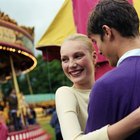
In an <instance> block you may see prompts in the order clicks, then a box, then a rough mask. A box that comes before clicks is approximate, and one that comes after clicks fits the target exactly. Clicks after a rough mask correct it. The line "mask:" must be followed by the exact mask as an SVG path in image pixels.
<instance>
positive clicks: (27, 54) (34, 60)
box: [0, 46, 37, 74]
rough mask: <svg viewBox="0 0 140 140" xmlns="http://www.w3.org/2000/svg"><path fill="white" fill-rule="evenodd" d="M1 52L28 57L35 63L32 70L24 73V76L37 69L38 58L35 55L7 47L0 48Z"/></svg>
mask: <svg viewBox="0 0 140 140" xmlns="http://www.w3.org/2000/svg"><path fill="white" fill-rule="evenodd" d="M0 50H3V51H9V52H11V53H18V54H21V55H24V56H26V57H29V58H30V59H31V60H32V61H33V62H34V63H33V65H32V66H31V67H30V68H28V69H26V70H24V71H22V73H24V74H25V73H28V72H29V71H31V70H33V69H34V68H35V67H36V65H37V60H36V58H35V57H34V56H33V55H31V54H29V53H27V52H25V51H23V50H20V49H15V48H11V47H7V46H0Z"/></svg>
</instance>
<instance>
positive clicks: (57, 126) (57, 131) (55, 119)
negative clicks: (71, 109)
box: [50, 110, 63, 140]
mask: <svg viewBox="0 0 140 140" xmlns="http://www.w3.org/2000/svg"><path fill="white" fill-rule="evenodd" d="M50 125H51V126H52V128H54V130H55V138H56V140H63V138H62V134H61V129H60V124H59V120H58V116H57V113H56V110H54V112H53V113H52V117H51V120H50Z"/></svg>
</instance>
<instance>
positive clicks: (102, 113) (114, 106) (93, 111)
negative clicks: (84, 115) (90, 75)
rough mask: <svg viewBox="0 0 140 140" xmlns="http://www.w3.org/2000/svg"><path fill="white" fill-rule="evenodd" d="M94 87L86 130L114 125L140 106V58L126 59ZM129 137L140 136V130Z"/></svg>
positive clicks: (136, 139) (135, 139)
mask: <svg viewBox="0 0 140 140" xmlns="http://www.w3.org/2000/svg"><path fill="white" fill-rule="evenodd" d="M93 89H94V90H92V91H94V92H93V93H91V96H90V104H89V118H88V122H87V127H86V132H91V131H93V130H96V129H98V128H100V127H102V126H104V125H106V124H113V123H115V122H117V121H118V120H120V119H122V118H124V117H125V116H126V115H128V114H129V113H130V112H132V111H133V110H134V109H136V108H137V107H139V106H140V94H139V93H140V57H139V56H132V57H128V58H127V59H125V60H124V61H123V62H122V63H121V64H120V66H119V67H117V68H114V69H113V70H112V71H110V72H109V73H107V74H106V75H105V76H103V77H102V78H100V79H99V80H98V81H97V82H96V84H95V86H94V88H93ZM128 139H129V140H138V139H140V132H139V133H137V134H136V133H135V134H134V135H132V137H129V138H128Z"/></svg>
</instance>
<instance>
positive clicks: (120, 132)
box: [108, 108, 140, 140]
mask: <svg viewBox="0 0 140 140" xmlns="http://www.w3.org/2000/svg"><path fill="white" fill-rule="evenodd" d="M139 128H140V108H138V109H136V110H135V111H133V112H132V113H130V114H129V115H128V116H126V117H125V118H124V119H122V120H120V121H119V122H117V123H115V124H113V125H110V126H109V127H108V136H109V140H124V139H125V138H127V137H128V136H130V135H131V134H133V133H134V132H136V131H137V130H138V129H139Z"/></svg>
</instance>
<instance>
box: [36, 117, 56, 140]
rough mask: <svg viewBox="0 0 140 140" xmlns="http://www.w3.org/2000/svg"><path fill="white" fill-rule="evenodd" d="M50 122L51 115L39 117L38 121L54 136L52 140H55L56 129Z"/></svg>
mask: <svg viewBox="0 0 140 140" xmlns="http://www.w3.org/2000/svg"><path fill="white" fill-rule="evenodd" d="M49 122H50V117H47V118H41V119H38V123H39V124H40V125H41V126H42V128H43V129H44V130H46V131H47V133H49V134H50V135H51V136H52V139H51V140H55V133H54V129H53V128H52V127H51V126H50V124H49Z"/></svg>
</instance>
